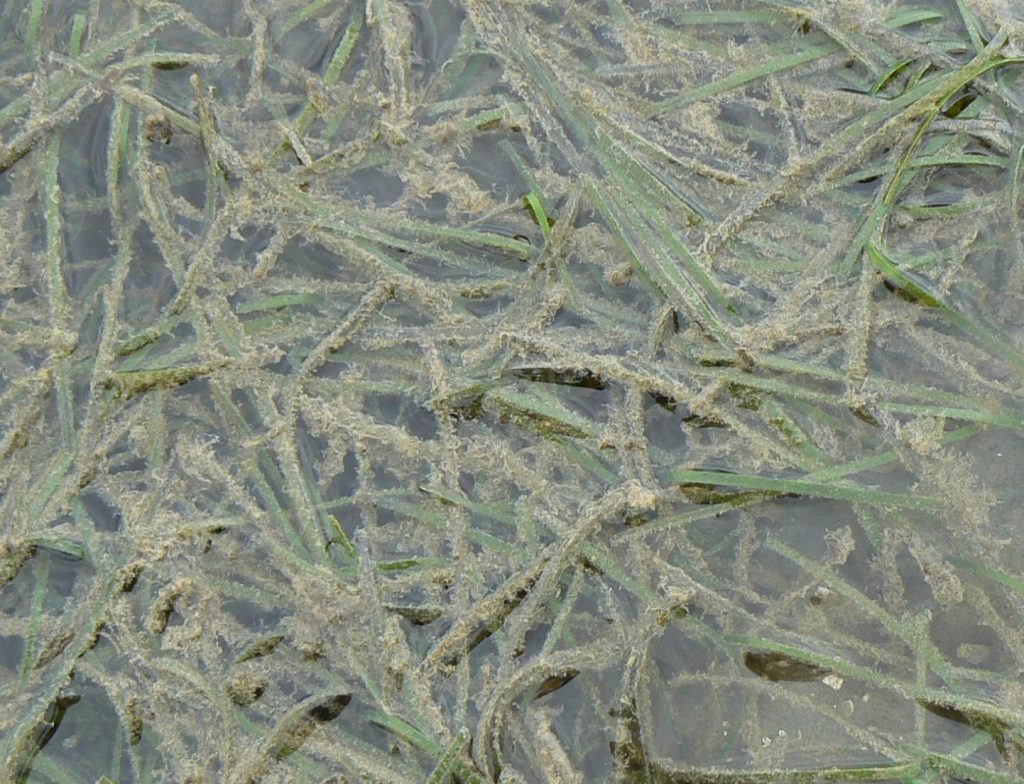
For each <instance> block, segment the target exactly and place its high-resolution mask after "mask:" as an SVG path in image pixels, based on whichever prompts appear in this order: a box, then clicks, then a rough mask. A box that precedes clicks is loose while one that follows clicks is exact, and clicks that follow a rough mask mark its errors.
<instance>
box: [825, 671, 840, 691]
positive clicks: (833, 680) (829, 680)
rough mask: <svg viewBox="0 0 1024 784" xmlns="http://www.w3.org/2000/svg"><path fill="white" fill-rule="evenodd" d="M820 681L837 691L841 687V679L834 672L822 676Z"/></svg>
mask: <svg viewBox="0 0 1024 784" xmlns="http://www.w3.org/2000/svg"><path fill="white" fill-rule="evenodd" d="M821 682H822V683H824V684H825V685H826V686H828V687H829V688H830V689H835V690H836V691H839V690H840V689H841V688H843V679H842V678H840V677H839V676H838V675H836V674H835V673H834V672H833V673H829V674H828V675H826V676H825V677H824V678H822V679H821Z"/></svg>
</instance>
